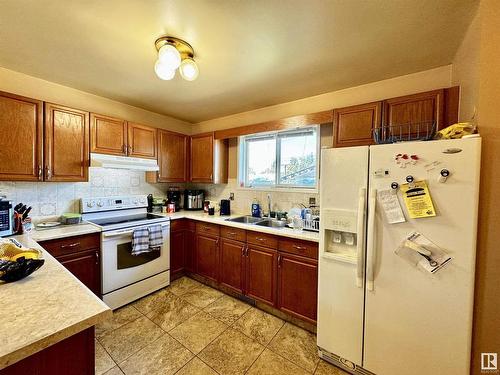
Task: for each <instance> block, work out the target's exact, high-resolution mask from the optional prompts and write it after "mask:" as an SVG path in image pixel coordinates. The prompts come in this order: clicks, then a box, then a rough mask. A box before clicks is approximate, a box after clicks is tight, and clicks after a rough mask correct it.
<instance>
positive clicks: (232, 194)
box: [229, 193, 234, 201]
mask: <svg viewBox="0 0 500 375" xmlns="http://www.w3.org/2000/svg"><path fill="white" fill-rule="evenodd" d="M229 199H230V200H232V201H234V193H229Z"/></svg>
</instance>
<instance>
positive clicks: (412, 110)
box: [382, 90, 444, 137]
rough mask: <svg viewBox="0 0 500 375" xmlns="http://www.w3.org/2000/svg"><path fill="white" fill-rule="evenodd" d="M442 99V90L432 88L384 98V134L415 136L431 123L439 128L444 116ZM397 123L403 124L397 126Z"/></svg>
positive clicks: (427, 128)
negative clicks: (431, 89)
mask: <svg viewBox="0 0 500 375" xmlns="http://www.w3.org/2000/svg"><path fill="white" fill-rule="evenodd" d="M443 99H444V90H434V91H428V92H422V93H419V94H414V95H407V96H401V97H398V98H392V99H387V100H384V104H383V108H384V109H383V112H384V113H383V116H382V125H383V126H387V130H386V136H396V137H397V136H400V135H403V136H404V135H409V134H410V135H412V136H416V135H417V134H418V133H425V132H426V131H427V130H429V131H430V129H431V125H432V124H433V123H436V127H437V129H438V130H439V129H441V128H442V127H443V117H444V104H443V103H444V100H443ZM398 125H405V126H403V127H397V126H398ZM391 126H393V127H391ZM394 126H396V127H394Z"/></svg>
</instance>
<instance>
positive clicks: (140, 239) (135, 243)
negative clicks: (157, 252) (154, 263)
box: [131, 228, 151, 255]
mask: <svg viewBox="0 0 500 375" xmlns="http://www.w3.org/2000/svg"><path fill="white" fill-rule="evenodd" d="M150 251H151V250H150V249H149V230H148V228H139V229H134V231H133V232H132V251H131V254H132V255H139V254H142V253H147V252H150Z"/></svg>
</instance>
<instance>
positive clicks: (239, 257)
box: [219, 238, 245, 293]
mask: <svg viewBox="0 0 500 375" xmlns="http://www.w3.org/2000/svg"><path fill="white" fill-rule="evenodd" d="M244 250H245V244H244V243H243V242H239V241H233V240H228V239H225V238H222V239H221V242H220V277H219V279H220V282H221V283H222V284H224V285H225V286H226V287H228V288H231V289H233V290H234V291H236V292H238V293H243V287H244V282H243V281H244V279H245V273H244V256H243V254H244Z"/></svg>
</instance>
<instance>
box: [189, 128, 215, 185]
mask: <svg viewBox="0 0 500 375" xmlns="http://www.w3.org/2000/svg"><path fill="white" fill-rule="evenodd" d="M213 149H214V137H213V134H212V133H209V134H199V135H193V136H192V137H191V147H190V151H191V158H190V160H191V168H190V172H191V173H190V176H191V181H193V182H212V178H213V173H214V170H213V164H214V155H213Z"/></svg>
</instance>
